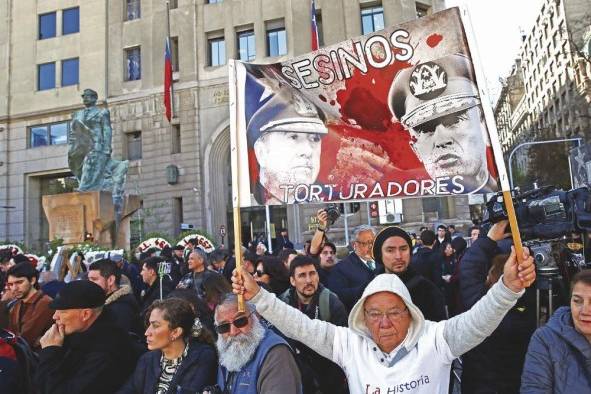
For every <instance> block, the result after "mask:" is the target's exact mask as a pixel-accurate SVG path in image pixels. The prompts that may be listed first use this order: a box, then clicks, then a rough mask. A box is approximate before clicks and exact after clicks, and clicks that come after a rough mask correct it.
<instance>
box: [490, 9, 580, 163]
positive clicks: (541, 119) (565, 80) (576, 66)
mask: <svg viewBox="0 0 591 394" xmlns="http://www.w3.org/2000/svg"><path fill="white" fill-rule="evenodd" d="M590 10H591V1H590V0H546V1H544V2H543V4H542V6H541V9H540V12H539V14H538V17H537V18H536V21H535V23H534V26H533V27H532V29H531V30H530V31H529V32H527V33H524V35H523V37H522V38H523V43H522V45H521V49H520V52H519V54H518V59H517V60H516V62H515V64H514V66H513V69H512V71H511V74H510V75H509V77H508V78H507V81H506V84H505V86H504V87H503V89H502V91H501V95H500V97H499V100H498V102H497V105H496V108H495V117H496V121H497V125H498V126H499V130H500V134H501V142H502V146H503V151H504V152H505V153H506V154H509V152H510V151H511V150H512V149H513V148H515V147H516V146H517V145H518V144H520V143H522V142H526V141H532V140H550V139H562V138H576V137H580V138H583V139H584V140H587V139H588V138H589V137H590V132H591V130H590V125H591V124H590V122H589V118H590V115H591V106H590V105H589V102H591V96H590V95H589V92H590V90H589V88H588V87H589V82H588V81H589V75H590V74H589V70H590V69H591V68H590V63H591V62H590V61H589V60H591V58H590V57H585V51H586V50H588V48H587V46H588V43H589V33H588V32H589V26H591V11H590ZM526 152H527V149H524V150H523V151H521V152H520V154H516V157H517V160H515V163H516V164H517V166H518V167H522V168H523V167H524V166H525V162H526V159H527V153H526Z"/></svg>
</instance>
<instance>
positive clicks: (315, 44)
mask: <svg viewBox="0 0 591 394" xmlns="http://www.w3.org/2000/svg"><path fill="white" fill-rule="evenodd" d="M317 49H318V25H317V24H316V2H315V1H314V0H312V50H313V51H315V50H317Z"/></svg>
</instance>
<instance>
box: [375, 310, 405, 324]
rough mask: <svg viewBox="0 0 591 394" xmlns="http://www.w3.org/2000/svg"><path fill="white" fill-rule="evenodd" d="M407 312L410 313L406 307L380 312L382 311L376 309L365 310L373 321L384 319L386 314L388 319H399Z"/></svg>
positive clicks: (392, 320)
mask: <svg viewBox="0 0 591 394" xmlns="http://www.w3.org/2000/svg"><path fill="white" fill-rule="evenodd" d="M407 313H408V308H404V309H402V310H401V309H390V310H389V311H386V312H380V311H375V310H370V311H368V310H365V314H366V316H367V318H368V319H369V321H370V322H372V323H376V322H379V321H382V317H383V316H386V318H387V319H388V320H390V321H391V322H394V321H399V320H400V319H402V317H403V316H404V315H406V314H407Z"/></svg>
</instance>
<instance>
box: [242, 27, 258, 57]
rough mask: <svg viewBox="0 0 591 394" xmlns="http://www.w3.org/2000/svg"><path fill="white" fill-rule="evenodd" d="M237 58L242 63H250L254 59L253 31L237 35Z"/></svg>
mask: <svg viewBox="0 0 591 394" xmlns="http://www.w3.org/2000/svg"><path fill="white" fill-rule="evenodd" d="M238 58H239V59H240V60H242V61H243V62H250V61H252V60H254V59H255V58H256V47H255V42H254V30H246V31H241V32H239V33H238Z"/></svg>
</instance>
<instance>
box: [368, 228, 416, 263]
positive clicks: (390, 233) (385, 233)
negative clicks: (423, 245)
mask: <svg viewBox="0 0 591 394" xmlns="http://www.w3.org/2000/svg"><path fill="white" fill-rule="evenodd" d="M390 237H400V238H402V239H404V240H405V241H406V243H407V244H408V247H409V248H411V249H412V240H411V239H410V235H408V233H407V232H406V231H404V230H403V229H401V228H400V227H396V226H390V227H386V228H385V229H383V230H382V231H380V232H379V233H378V235H376V239H375V241H374V242H373V249H372V252H373V258H374V260H375V261H376V262H378V263H381V264H383V261H382V245H383V244H384V242H385V241H386V240H387V239H388V238H390Z"/></svg>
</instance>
